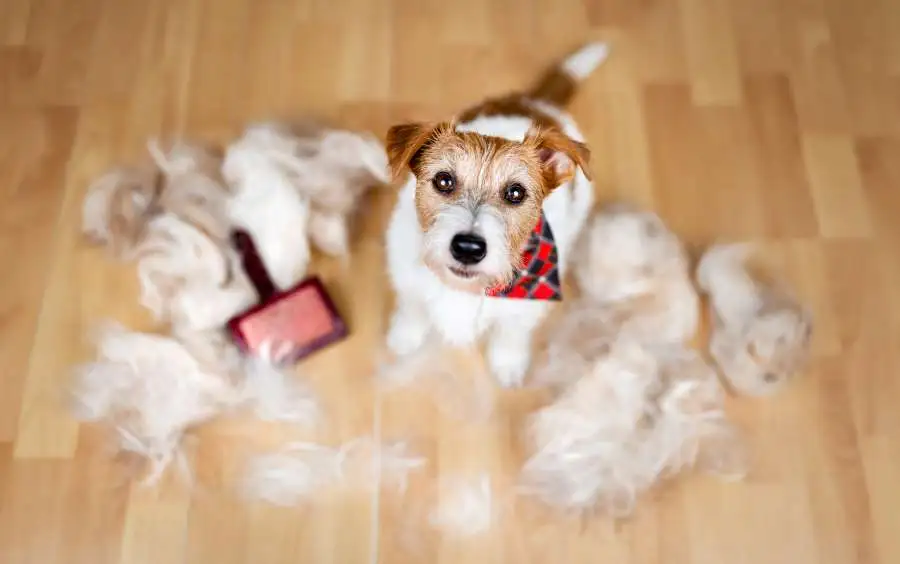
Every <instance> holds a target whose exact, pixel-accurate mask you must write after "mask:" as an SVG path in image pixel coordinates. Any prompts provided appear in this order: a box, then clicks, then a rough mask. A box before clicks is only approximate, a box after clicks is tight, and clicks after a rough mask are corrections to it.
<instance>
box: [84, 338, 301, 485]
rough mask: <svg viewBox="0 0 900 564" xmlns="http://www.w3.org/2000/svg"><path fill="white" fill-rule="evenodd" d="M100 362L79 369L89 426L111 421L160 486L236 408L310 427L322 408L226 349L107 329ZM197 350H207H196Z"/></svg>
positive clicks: (267, 362) (262, 364) (267, 367)
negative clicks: (187, 443)
mask: <svg viewBox="0 0 900 564" xmlns="http://www.w3.org/2000/svg"><path fill="white" fill-rule="evenodd" d="M96 341H97V342H96V346H97V359H96V360H95V361H94V362H91V363H88V364H86V365H84V366H82V367H80V368H79V370H78V371H77V377H76V380H75V383H74V386H73V388H72V390H71V392H72V399H73V411H74V412H75V414H76V416H77V417H78V418H79V419H81V420H83V421H105V422H107V423H108V424H110V425H111V426H112V428H113V429H114V430H115V431H116V433H117V435H118V438H119V441H118V442H119V447H120V449H121V450H123V451H129V452H133V453H136V454H138V455H140V456H141V457H143V458H145V459H146V460H147V461H148V462H149V463H150V473H149V475H148V477H147V479H146V481H147V482H151V483H152V482H155V481H156V480H157V479H158V478H159V477H160V475H161V474H162V472H163V471H164V470H165V469H166V468H167V467H168V466H169V464H170V463H171V462H172V461H173V460H180V461H181V462H183V458H182V457H181V456H180V454H181V441H182V438H183V437H184V435H185V433H187V432H188V431H190V430H191V429H192V428H193V427H195V426H196V425H198V424H200V423H203V422H205V421H208V420H210V419H213V418H215V417H217V416H219V415H221V414H222V413H225V412H229V411H232V410H234V409H237V408H247V407H249V408H252V409H253V410H254V411H255V413H256V415H257V416H258V417H260V418H261V419H264V420H273V421H285V422H293V423H301V424H308V423H311V422H313V421H314V420H315V418H316V416H317V408H316V402H315V401H314V399H313V397H312V396H311V394H310V393H309V392H308V391H307V390H306V388H305V387H303V386H302V385H300V384H299V383H298V382H294V381H292V380H291V379H290V377H289V376H288V375H286V374H285V373H283V372H282V371H280V370H279V369H278V368H277V367H276V366H275V364H274V363H273V362H272V361H271V359H269V358H267V357H265V356H264V357H263V358H242V357H241V356H240V355H239V354H238V352H237V351H236V350H235V349H234V348H232V347H229V346H227V345H225V344H224V343H222V346H221V347H219V348H218V349H217V350H213V349H212V348H210V344H209V343H210V341H207V340H201V341H194V342H185V343H182V342H179V341H177V340H175V339H172V338H170V337H166V336H163V335H158V334H151V333H141V332H136V331H131V330H128V329H126V328H124V327H122V326H120V325H118V324H107V325H105V326H103V327H102V328H101V329H100V330H99V331H98V334H97V339H96ZM196 346H200V347H202V349H195V347H196Z"/></svg>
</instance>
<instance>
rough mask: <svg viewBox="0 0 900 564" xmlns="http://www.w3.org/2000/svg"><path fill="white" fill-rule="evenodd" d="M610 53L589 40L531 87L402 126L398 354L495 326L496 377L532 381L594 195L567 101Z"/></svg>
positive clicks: (395, 222) (393, 239)
mask: <svg viewBox="0 0 900 564" xmlns="http://www.w3.org/2000/svg"><path fill="white" fill-rule="evenodd" d="M607 55H608V47H607V45H606V44H604V43H590V44H587V45H585V46H583V47H582V48H581V49H579V50H577V51H576V52H574V53H573V54H571V55H570V56H569V57H567V58H566V59H565V60H563V61H562V63H561V64H559V65H558V66H557V67H556V68H553V69H551V70H550V72H549V73H547V74H546V75H545V76H544V77H543V79H542V80H541V81H539V83H538V84H537V86H536V87H534V88H532V89H531V90H530V91H527V92H519V93H513V94H509V95H507V96H503V97H499V98H493V99H488V100H486V101H484V102H482V103H481V104H479V105H476V106H474V107H471V108H469V109H468V110H465V111H463V112H461V113H460V114H459V115H457V116H456V117H454V118H453V119H451V120H449V121H445V122H441V123H407V124H402V125H395V126H394V127H391V128H390V130H389V131H388V134H387V152H388V159H389V165H390V168H391V170H392V172H393V174H394V176H395V177H399V176H400V175H401V174H402V173H403V172H404V171H405V170H406V169H407V168H408V169H409V171H410V172H411V175H410V176H409V179H408V181H407V182H406V183H405V185H404V186H403V188H402V189H401V191H400V195H399V199H398V201H397V204H396V206H395V208H394V212H393V215H392V218H391V222H390V225H389V227H388V231H387V241H386V244H387V257H388V270H389V275H390V279H391V283H392V285H393V288H394V291H395V293H396V296H397V304H396V308H395V311H394V312H393V316H392V319H391V322H390V328H389V330H388V336H387V341H388V347H389V348H390V349H391V351H392V352H393V353H394V354H396V355H400V356H402V355H406V354H409V353H411V352H413V351H415V350H417V349H418V348H419V347H420V346H421V345H422V344H423V343H424V342H425V340H426V338H427V337H428V335H429V334H430V333H431V332H432V331H433V330H434V331H435V332H436V333H437V334H438V335H439V336H440V337H441V338H442V339H443V341H444V342H445V343H447V344H450V345H454V346H469V345H473V344H475V343H476V342H477V341H478V340H479V339H480V337H481V336H483V335H484V334H485V333H488V335H489V339H488V344H487V361H488V365H489V367H490V369H491V371H492V373H493V375H494V377H495V378H496V379H497V380H498V381H499V383H500V384H501V385H503V386H505V387H511V386H516V385H520V384H521V383H522V381H523V380H524V377H525V374H526V372H527V371H528V368H529V365H530V362H531V351H530V348H531V337H532V333H533V331H534V329H535V328H536V327H537V326H538V325H539V323H540V322H541V320H542V319H543V318H544V316H545V315H546V313H547V312H548V310H549V307H550V305H551V303H552V302H553V301H554V300H556V299H558V298H559V296H560V293H559V286H560V279H561V278H562V274H563V268H564V265H565V262H566V260H567V259H568V258H569V254H570V251H571V248H572V246H573V244H574V243H575V240H576V237H577V235H578V234H579V232H580V231H581V228H582V226H583V224H584V222H585V219H586V218H587V216H588V214H589V212H590V210H591V207H592V206H593V202H594V188H593V185H592V183H591V181H590V172H589V170H588V162H589V158H590V152H589V150H588V148H587V146H586V145H585V144H584V137H583V136H582V134H581V132H580V131H579V130H578V127H577V126H576V124H575V122H574V121H573V119H572V118H571V117H570V116H569V115H568V114H567V113H566V112H565V108H566V106H567V105H568V103H569V101H570V100H571V99H572V97H573V95H574V94H575V91H576V89H577V86H578V84H579V83H580V82H581V81H583V80H584V79H586V78H587V77H588V76H589V75H590V74H591V73H592V72H593V71H594V70H595V69H596V68H597V67H598V66H599V65H600V64H601V63H602V62H603V61H604V60H605V59H606V57H607Z"/></svg>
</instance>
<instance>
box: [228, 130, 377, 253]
mask: <svg viewBox="0 0 900 564" xmlns="http://www.w3.org/2000/svg"><path fill="white" fill-rule="evenodd" d="M239 143H240V144H241V147H243V150H245V151H250V152H253V153H255V154H256V155H258V157H259V158H264V159H266V160H267V162H268V163H269V166H274V167H277V168H278V169H279V174H281V175H283V177H284V178H286V179H287V181H288V182H289V183H290V184H292V185H293V186H294V188H295V189H296V190H297V191H298V194H299V195H301V196H302V197H303V198H304V200H305V201H306V202H308V205H309V207H310V210H309V219H308V222H304V225H305V227H306V230H307V232H308V235H309V237H310V239H311V241H312V243H313V244H314V245H315V246H316V247H317V248H318V249H319V250H321V251H322V252H324V253H327V254H329V255H333V256H342V257H345V256H347V254H348V253H349V246H350V242H349V241H350V234H349V219H350V216H351V215H352V214H353V213H354V212H355V210H356V207H357V204H358V202H359V199H360V198H361V197H362V195H363V194H364V193H365V191H366V190H367V189H368V188H369V187H371V186H372V185H373V184H375V183H387V182H388V181H389V175H388V165H387V154H386V153H385V151H384V147H383V146H382V145H381V143H380V142H379V141H378V140H377V139H375V138H374V137H373V136H371V135H370V134H367V133H356V132H351V131H344V130H339V129H332V128H327V127H319V126H316V127H312V126H310V127H306V128H305V129H304V128H295V129H292V128H291V127H289V126H287V125H284V124H277V123H263V124H258V125H254V126H251V127H249V128H248V129H247V130H246V131H245V133H244V136H243V138H242V139H241V141H240V142H239ZM226 175H229V176H231V175H232V173H231V172H230V170H229V168H228V167H227V166H226ZM297 227H300V226H297V225H295V228H297Z"/></svg>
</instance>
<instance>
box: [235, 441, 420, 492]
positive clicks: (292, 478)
mask: <svg viewBox="0 0 900 564" xmlns="http://www.w3.org/2000/svg"><path fill="white" fill-rule="evenodd" d="M424 464H425V460H424V459H423V458H421V457H418V456H415V455H412V454H410V453H409V452H408V447H407V445H406V444H405V443H402V442H395V443H387V444H379V443H376V442H374V441H373V440H372V439H371V438H369V437H363V438H359V439H355V440H352V441H349V442H347V443H345V444H343V445H341V446H339V447H329V446H324V445H319V444H314V443H293V444H290V445H288V446H287V447H286V448H284V449H283V450H281V451H280V452H275V453H269V454H264V455H259V456H256V457H254V458H253V459H252V460H251V461H250V463H249V464H248V467H247V472H246V475H245V479H244V483H243V493H244V496H245V497H247V498H248V499H252V500H259V501H264V502H266V503H270V504H272V505H281V506H293V505H297V504H300V503H302V502H307V501H311V500H313V498H314V496H315V495H316V494H318V493H321V492H322V490H323V489H325V488H332V487H335V486H345V487H350V488H364V489H370V488H376V487H380V485H381V484H380V483H379V479H381V480H385V481H388V482H393V483H394V484H395V485H396V486H397V487H398V488H399V489H400V490H404V489H405V487H406V480H407V475H408V474H409V473H410V472H412V471H413V470H416V469H418V468H421V467H422V466H423V465H424Z"/></svg>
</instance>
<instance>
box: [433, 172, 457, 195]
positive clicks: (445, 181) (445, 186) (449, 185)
mask: <svg viewBox="0 0 900 564" xmlns="http://www.w3.org/2000/svg"><path fill="white" fill-rule="evenodd" d="M431 183H432V184H433V185H434V189H435V190H437V191H438V192H440V193H442V194H449V193H450V192H452V191H453V189H454V188H456V179H455V178H453V175H452V174H450V173H449V172H439V173H437V174H435V175H434V179H432V181H431Z"/></svg>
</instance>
